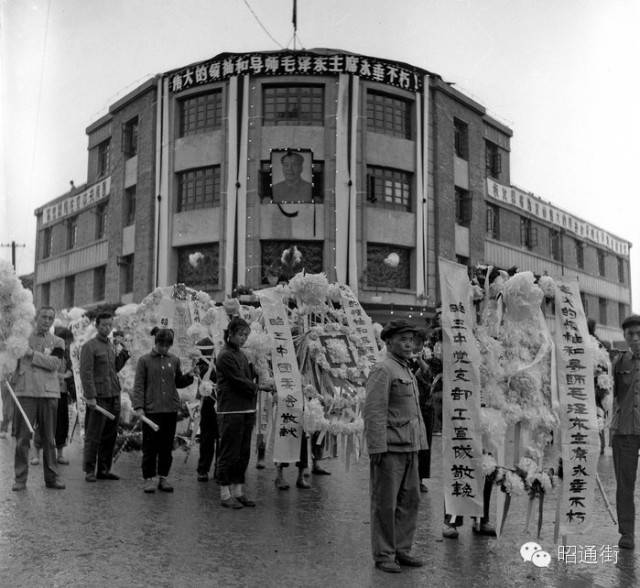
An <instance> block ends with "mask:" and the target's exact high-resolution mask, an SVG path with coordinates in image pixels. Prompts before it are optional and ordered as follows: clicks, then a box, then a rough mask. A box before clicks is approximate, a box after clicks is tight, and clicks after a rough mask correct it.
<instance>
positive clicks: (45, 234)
mask: <svg viewBox="0 0 640 588" xmlns="http://www.w3.org/2000/svg"><path fill="white" fill-rule="evenodd" d="M50 255H51V227H47V228H46V229H45V230H44V231H42V259H46V258H47V257H49V256H50Z"/></svg>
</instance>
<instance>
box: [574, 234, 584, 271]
mask: <svg viewBox="0 0 640 588" xmlns="http://www.w3.org/2000/svg"><path fill="white" fill-rule="evenodd" d="M575 244H576V265H577V266H578V268H579V269H584V243H583V242H582V241H578V240H577V239H576V240H575Z"/></svg>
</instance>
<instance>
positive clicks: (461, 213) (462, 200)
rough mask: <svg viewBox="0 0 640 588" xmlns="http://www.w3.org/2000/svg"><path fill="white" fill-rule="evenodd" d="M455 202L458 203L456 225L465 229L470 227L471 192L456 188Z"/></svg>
mask: <svg viewBox="0 0 640 588" xmlns="http://www.w3.org/2000/svg"><path fill="white" fill-rule="evenodd" d="M455 201H456V223H458V224H459V225H462V226H463V227H468V226H469V224H470V223H471V210H472V202H471V194H470V193H469V190H463V189H462V188H458V186H456V187H455Z"/></svg>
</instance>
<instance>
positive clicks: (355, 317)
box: [340, 284, 380, 369]
mask: <svg viewBox="0 0 640 588" xmlns="http://www.w3.org/2000/svg"><path fill="white" fill-rule="evenodd" d="M340 293H341V294H342V307H343V308H344V311H345V313H346V315H347V324H348V325H349V328H350V329H352V330H353V331H354V332H356V333H358V335H359V336H360V337H362V339H363V341H364V342H365V343H366V345H367V356H366V358H367V364H368V367H369V369H371V367H372V366H373V365H374V364H375V363H376V362H377V361H378V355H379V354H380V350H379V349H378V344H377V343H376V334H375V333H374V332H373V323H372V322H371V319H370V318H369V315H367V313H366V312H365V311H364V309H363V308H362V306H361V305H360V302H359V301H358V299H357V298H356V296H355V294H354V293H353V290H351V288H349V286H346V285H345V284H340Z"/></svg>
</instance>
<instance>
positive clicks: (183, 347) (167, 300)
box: [156, 287, 193, 372]
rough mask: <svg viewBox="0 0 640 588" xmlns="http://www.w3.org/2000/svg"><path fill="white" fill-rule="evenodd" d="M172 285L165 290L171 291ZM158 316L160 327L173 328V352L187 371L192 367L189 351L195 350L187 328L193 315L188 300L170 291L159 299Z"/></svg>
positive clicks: (183, 369)
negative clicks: (173, 294)
mask: <svg viewBox="0 0 640 588" xmlns="http://www.w3.org/2000/svg"><path fill="white" fill-rule="evenodd" d="M171 289H172V287H169V288H165V289H164V290H168V291H170V290H171ZM156 315H157V317H158V327H160V328H162V329H172V330H173V347H172V350H171V351H172V353H174V354H175V355H177V356H178V357H179V358H180V362H181V363H182V371H183V372H184V371H187V370H188V369H189V368H190V367H191V359H190V357H189V352H190V351H192V350H193V345H192V344H191V340H190V338H189V336H188V335H187V330H188V329H189V327H190V326H191V323H192V322H193V320H192V315H191V309H190V305H189V303H188V301H187V300H186V299H185V300H182V299H179V298H174V297H172V295H171V294H169V293H168V292H165V293H164V297H163V298H162V299H161V300H160V301H159V303H158V307H157V310H156Z"/></svg>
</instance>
